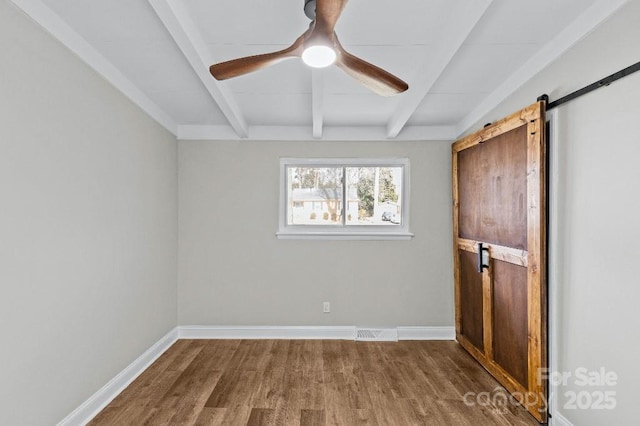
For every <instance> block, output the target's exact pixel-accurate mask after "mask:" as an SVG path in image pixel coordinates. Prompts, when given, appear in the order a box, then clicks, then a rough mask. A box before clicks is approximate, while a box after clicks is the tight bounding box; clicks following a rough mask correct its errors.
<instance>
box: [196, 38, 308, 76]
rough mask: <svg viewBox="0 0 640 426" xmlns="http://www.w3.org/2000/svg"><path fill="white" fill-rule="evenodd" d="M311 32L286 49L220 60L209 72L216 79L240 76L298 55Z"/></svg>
mask: <svg viewBox="0 0 640 426" xmlns="http://www.w3.org/2000/svg"><path fill="white" fill-rule="evenodd" d="M309 33H310V30H307V31H305V32H304V34H302V35H301V36H300V37H298V38H297V39H296V41H295V42H293V44H292V45H291V46H289V47H287V48H286V49H283V50H279V51H277V52H271V53H263V54H261V55H253V56H247V57H244V58H238V59H232V60H230V61H226V62H220V63H218V64H214V65H211V66H210V67H209V72H211V75H212V76H213V77H214V78H215V79H216V80H226V79H228V78H233V77H238V76H241V75H244V74H248V73H251V72H254V71H258V70H260V69H262V68H266V67H268V66H271V65H274V64H277V63H278V62H282V61H284V60H286V59H291V58H295V57H298V56H300V55H301V53H302V50H303V46H304V40H305V38H306V37H307V35H308V34H309Z"/></svg>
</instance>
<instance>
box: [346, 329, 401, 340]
mask: <svg viewBox="0 0 640 426" xmlns="http://www.w3.org/2000/svg"><path fill="white" fill-rule="evenodd" d="M356 340H358V341H366V342H397V341H398V330H397V329H395V328H359V329H358V330H357V331H356Z"/></svg>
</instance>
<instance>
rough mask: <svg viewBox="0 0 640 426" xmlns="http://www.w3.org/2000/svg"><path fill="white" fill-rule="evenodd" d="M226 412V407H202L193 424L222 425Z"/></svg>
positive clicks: (202, 425)
mask: <svg viewBox="0 0 640 426" xmlns="http://www.w3.org/2000/svg"><path fill="white" fill-rule="evenodd" d="M226 413H227V409H226V408H209V407H204V408H203V409H202V411H200V414H199V415H198V418H197V419H196V422H195V423H194V425H195V426H222V425H224V423H223V422H224V416H225V415H226Z"/></svg>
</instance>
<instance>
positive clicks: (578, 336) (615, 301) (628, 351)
mask: <svg viewBox="0 0 640 426" xmlns="http://www.w3.org/2000/svg"><path fill="white" fill-rule="evenodd" d="M639 20H640V2H637V1H632V2H630V3H629V4H628V5H627V6H625V8H624V9H622V10H621V11H620V12H619V13H618V14H617V15H616V16H614V17H613V18H611V20H609V21H608V22H606V23H605V24H604V25H603V26H602V27H600V28H599V29H598V30H596V31H595V32H593V33H592V34H591V35H589V36H588V37H587V38H585V39H584V40H583V41H581V42H580V43H579V44H578V45H577V46H575V47H574V48H573V49H571V51H569V52H568V53H567V54H565V55H564V56H563V57H562V58H561V59H560V60H559V61H558V62H556V63H555V64H553V65H552V66H550V67H549V68H548V69H546V70H545V71H544V72H543V73H541V74H540V75H539V76H538V77H537V78H536V79H535V80H534V81H532V82H530V83H529V84H527V85H525V86H524V87H523V88H522V89H521V90H519V91H518V92H517V93H516V94H514V95H513V96H511V97H510V98H509V99H508V100H507V101H506V102H505V103H504V104H503V105H502V106H501V107H500V108H499V109H496V111H493V112H492V113H491V114H490V115H489V116H487V117H485V118H483V120H481V121H480V122H479V123H478V124H480V123H484V122H487V121H491V120H495V119H497V118H499V117H500V116H502V115H504V114H506V113H508V112H510V111H513V110H515V109H518V108H520V107H524V106H525V105H527V104H530V103H532V102H533V101H535V99H536V97H537V96H539V95H540V94H542V93H549V94H550V95H551V99H552V100H554V99H557V98H558V97H560V96H563V95H565V94H568V93H570V92H571V91H573V90H576V89H579V88H581V87H582V86H585V85H587V84H590V83H592V82H594V81H596V80H598V79H600V78H602V77H605V76H607V75H609V74H612V73H614V72H616V71H618V70H620V69H622V68H625V67H627V66H629V65H632V64H634V63H636V62H638V60H640V56H639V55H638V53H639V52H640V51H639V50H638V40H640V25H638V22H639ZM557 113H558V116H557V121H556V124H557V126H558V135H557V136H558V137H557V139H554V140H552V143H553V144H555V146H554V147H553V148H554V149H553V152H554V153H555V154H556V157H555V158H553V159H552V161H553V163H554V168H553V171H552V172H553V173H552V179H553V181H554V183H555V186H554V188H553V191H554V192H555V193H557V200H556V202H555V203H553V205H552V210H553V211H554V213H555V217H552V220H553V222H552V231H553V235H552V241H551V255H552V264H553V265H555V268H554V270H552V271H551V277H552V281H551V285H552V288H557V290H558V297H557V302H558V306H557V310H558V311H559V322H557V323H555V324H554V325H552V327H554V329H555V330H556V331H557V342H556V345H555V347H554V349H553V351H554V352H555V353H556V354H557V360H558V370H559V371H562V372H568V373H571V374H572V377H571V378H570V379H569V380H568V383H567V386H561V387H560V388H559V389H558V396H559V400H558V406H557V408H558V409H559V411H560V413H561V414H562V415H563V416H564V417H566V418H567V419H568V420H569V421H571V422H572V423H574V424H576V425H605V424H608V425H613V424H616V425H631V424H637V422H638V418H637V415H638V408H637V397H638V395H640V393H639V392H638V388H637V384H638V383H640V369H639V368H638V355H639V354H640V341H639V340H638V324H639V321H638V319H637V316H636V312H637V309H638V300H640V278H639V274H638V270H637V265H638V260H639V259H640V246H639V245H638V241H639V240H640V225H638V212H639V211H640V167H639V166H638V158H640V137H639V133H638V120H639V117H640V74H635V75H633V76H630V77H627V78H625V79H623V80H620V81H618V82H617V83H614V84H613V85H612V86H610V87H608V88H604V89H601V90H599V91H597V92H593V93H591V94H589V95H587V96H584V97H582V98H580V99H578V100H576V101H573V102H571V103H569V104H566V105H565V106H562V107H560V108H559V109H558V110H557ZM601 367H604V368H605V369H606V370H607V371H612V372H615V373H617V375H618V377H619V380H618V384H617V386H614V387H605V388H601V387H590V386H578V385H576V380H575V379H576V375H575V373H576V369H577V368H586V369H588V370H589V371H597V370H598V369H600V368H601ZM603 390H609V391H614V392H616V400H617V407H616V409H615V410H613V411H612V410H579V409H578V410H574V409H569V408H566V407H565V404H566V403H567V402H569V401H568V399H567V397H566V396H565V392H577V393H579V392H586V393H588V394H591V395H592V396H593V392H599V391H603ZM582 398H583V401H586V398H587V397H586V396H583V397H582Z"/></svg>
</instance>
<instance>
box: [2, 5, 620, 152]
mask: <svg viewBox="0 0 640 426" xmlns="http://www.w3.org/2000/svg"><path fill="white" fill-rule="evenodd" d="M12 1H13V2H14V3H15V4H16V5H17V6H18V7H20V8H22V9H23V10H24V11H25V12H26V13H27V14H29V15H30V16H31V17H32V18H33V19H35V20H36V21H37V22H39V23H40V24H41V25H42V26H43V27H45V28H46V29H47V30H48V31H49V32H51V33H52V34H53V35H54V36H55V37H57V38H58V39H60V40H61V41H62V42H63V43H64V44H66V45H67V46H69V48H70V49H71V50H73V51H74V52H76V53H77V54H78V55H79V56H80V57H81V58H82V59H84V60H85V61H86V62H87V63H88V64H89V65H91V66H92V67H93V68H95V69H96V71H98V72H99V73H101V74H102V75H103V76H104V77H105V78H107V80H109V81H111V82H112V83H113V84H114V85H115V86H116V87H117V88H118V89H120V90H122V91H123V93H125V94H126V95H127V96H129V97H130V98H131V99H132V100H133V101H134V102H136V103H138V104H139V105H140V106H141V107H142V108H143V109H145V110H146V111H147V112H148V113H149V114H150V115H151V116H152V117H154V118H155V119H156V120H157V121H158V122H160V123H161V124H162V125H164V126H165V127H167V128H168V129H169V130H170V131H172V132H173V133H174V134H176V135H177V136H178V137H180V138H183V139H198V138H206V139H236V138H244V137H249V138H252V139H312V138H316V139H343V140H350V139H386V138H399V139H425V140H428V139H443V138H445V139H454V138H456V137H457V136H458V135H459V134H461V133H463V132H465V131H466V130H468V128H469V127H470V126H472V125H474V124H475V122H476V121H477V120H479V119H481V118H482V116H483V115H484V114H486V113H487V112H489V111H490V109H492V108H493V107H495V106H496V105H498V104H499V102H501V101H502V100H503V99H504V98H505V97H506V96H508V95H509V94H510V93H512V92H513V91H514V90H516V89H517V88H518V87H520V86H521V85H522V84H524V83H525V82H526V81H527V80H529V79H530V78H532V77H533V76H534V75H535V74H537V73H538V72H539V71H541V70H542V69H543V68H544V67H546V66H547V65H548V64H550V63H551V62H553V61H554V60H555V59H556V58H557V57H558V56H560V55H561V54H562V53H563V52H565V51H566V50H567V49H569V48H570V47H571V46H572V45H573V44H575V43H576V42H577V41H578V40H579V39H580V38H582V37H583V36H584V35H586V34H587V33H588V32H590V31H591V30H593V28H595V27H596V26H597V25H599V24H600V23H601V22H603V21H604V20H605V19H606V18H607V17H608V16H610V15H611V14H612V13H613V12H615V10H617V9H618V8H619V7H620V6H621V5H622V4H624V3H625V2H626V0H561V1H559V0H537V1H536V2H531V1H525V0H428V1H425V0H402V1H397V0H395V1H392V0H352V1H351V2H349V3H348V5H347V7H346V9H345V11H344V13H343V15H342V17H341V18H340V21H339V22H338V25H337V27H336V33H337V34H338V35H339V37H340V40H341V42H342V44H343V45H344V47H345V48H346V49H347V50H348V51H350V52H351V53H353V54H355V55H357V56H359V57H361V58H363V59H365V60H366V61H368V62H371V63H374V64H376V65H378V66H380V67H382V68H384V69H386V70H387V71H389V72H391V73H392V74H395V75H397V76H398V77H400V78H402V79H403V80H405V81H406V82H407V83H409V90H408V91H407V92H405V93H403V94H400V95H397V96H394V97H390V98H385V97H380V96H378V95H375V94H373V93H372V92H370V91H368V90H367V89H366V88H364V87H362V86H361V85H359V84H358V83H357V82H356V81H355V80H353V79H351V78H350V77H348V76H347V75H345V74H344V73H343V72H342V71H340V70H339V69H337V68H328V69H323V70H313V71H312V70H311V69H310V68H308V67H306V66H305V65H304V64H303V63H302V62H301V61H299V60H297V59H293V60H290V61H286V62H283V63H280V64H277V65H275V66H273V67H271V68H268V69H264V70H261V71H258V72H256V73H253V74H248V75H245V76H242V77H238V78H235V79H231V80H227V81H223V82H218V81H216V80H215V79H213V77H211V75H210V74H209V71H208V67H209V65H211V64H213V63H215V62H221V61H225V60H229V59H234V58H237V57H241V56H246V55H253V54H258V53H264V52H270V51H274V50H279V49H282V48H284V47H286V46H288V45H290V44H291V43H292V42H293V41H294V40H295V39H296V38H297V37H298V36H299V35H300V34H301V33H302V32H304V31H305V30H306V28H307V27H308V25H309V20H308V18H307V17H306V16H305V15H304V12H303V5H304V0H277V1H273V0H253V1H238V0H12ZM532 101H533V99H532Z"/></svg>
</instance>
